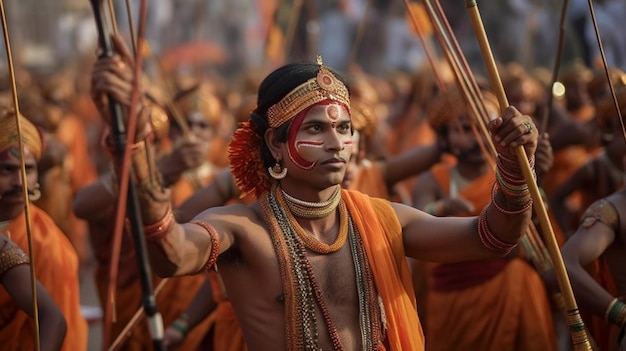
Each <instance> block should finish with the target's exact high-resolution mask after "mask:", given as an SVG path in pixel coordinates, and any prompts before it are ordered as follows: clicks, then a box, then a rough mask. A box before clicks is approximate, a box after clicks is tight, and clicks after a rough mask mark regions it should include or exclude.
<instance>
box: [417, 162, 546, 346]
mask: <svg viewBox="0 0 626 351" xmlns="http://www.w3.org/2000/svg"><path fill="white" fill-rule="evenodd" d="M431 172H432V174H433V176H434V177H435V179H436V180H437V182H438V184H439V186H440V187H441V189H442V190H443V191H444V192H446V193H447V192H449V185H450V168H449V166H447V165H437V166H435V167H433V168H432V169H431ZM494 181H495V177H494V173H493V172H488V173H487V174H485V175H484V176H482V177H480V178H478V179H476V180H474V181H473V182H471V183H470V184H468V185H467V186H466V187H465V188H464V189H460V191H459V195H460V196H462V197H463V198H465V199H467V200H468V201H471V202H472V204H474V207H475V208H476V210H475V211H476V213H468V214H467V215H468V216H472V215H477V214H478V212H479V211H481V210H482V209H483V208H484V207H485V206H486V205H487V204H488V203H489V201H490V197H491V192H490V190H491V186H492V185H493V182H494ZM429 280H430V281H431V283H432V284H431V286H430V291H429V295H428V299H427V300H428V306H427V310H428V312H427V313H428V321H427V328H426V330H427V340H429V342H428V343H426V349H427V350H429V351H439V350H446V351H447V350H481V351H490V350H493V351H496V350H498V351H499V350H528V351H535V350H545V351H549V350H556V339H555V335H554V326H553V322H552V312H551V309H550V304H549V300H548V296H547V293H546V290H545V287H544V285H543V282H542V281H541V278H540V277H539V275H538V274H537V273H536V272H535V270H534V269H533V268H532V267H531V266H530V265H529V264H527V263H526V261H525V260H523V259H521V258H513V259H496V260H485V261H476V262H463V263H454V264H441V265H435V266H433V267H432V270H431V276H430V277H429Z"/></svg>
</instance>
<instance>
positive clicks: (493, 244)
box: [478, 206, 517, 256]
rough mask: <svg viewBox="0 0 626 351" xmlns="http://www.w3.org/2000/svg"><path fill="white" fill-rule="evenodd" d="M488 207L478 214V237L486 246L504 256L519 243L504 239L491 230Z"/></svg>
mask: <svg viewBox="0 0 626 351" xmlns="http://www.w3.org/2000/svg"><path fill="white" fill-rule="evenodd" d="M487 207H488V206H487ZM487 207H485V208H484V209H483V211H482V212H481V213H480V216H478V238H479V239H480V242H481V243H482V244H483V246H484V247H485V248H487V249H489V250H491V251H494V252H497V253H499V254H502V255H503V256H504V255H506V254H508V253H509V252H511V250H513V249H514V248H515V247H516V246H517V243H507V242H505V241H502V240H500V239H498V237H496V236H495V235H494V234H493V233H492V232H491V230H490V229H489V225H488V224H487Z"/></svg>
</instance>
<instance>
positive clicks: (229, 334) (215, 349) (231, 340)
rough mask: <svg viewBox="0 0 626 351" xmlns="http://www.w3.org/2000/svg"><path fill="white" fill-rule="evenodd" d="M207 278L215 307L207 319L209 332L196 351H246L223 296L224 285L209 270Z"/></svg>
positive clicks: (234, 318)
mask: <svg viewBox="0 0 626 351" xmlns="http://www.w3.org/2000/svg"><path fill="white" fill-rule="evenodd" d="M208 278H209V279H210V281H211V290H212V292H211V295H212V296H213V301H215V303H216V304H217V306H216V307H215V310H214V311H213V312H211V315H210V316H209V319H208V324H209V326H208V328H209V330H210V332H209V333H208V334H207V336H206V338H205V340H204V341H203V347H201V348H200V349H198V350H210V351H246V350H247V349H248V348H247V347H246V342H245V340H244V338H243V332H242V331H241V327H240V326H239V321H238V320H237V316H236V315H235V310H234V309H233V305H232V304H231V303H230V301H229V300H228V298H227V297H226V295H225V290H224V285H223V284H222V280H221V279H220V277H219V274H218V273H217V272H216V271H214V270H209V271H208Z"/></svg>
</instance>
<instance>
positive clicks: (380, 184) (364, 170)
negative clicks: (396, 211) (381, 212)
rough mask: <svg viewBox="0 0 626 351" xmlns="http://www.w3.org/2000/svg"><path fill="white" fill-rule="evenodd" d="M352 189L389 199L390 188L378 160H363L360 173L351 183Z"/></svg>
mask: <svg viewBox="0 0 626 351" xmlns="http://www.w3.org/2000/svg"><path fill="white" fill-rule="evenodd" d="M350 190H356V191H360V192H362V193H364V194H367V195H369V196H371V197H379V198H382V199H389V190H387V185H386V184H385V181H384V179H383V173H382V170H381V168H380V164H379V163H378V162H371V161H369V160H363V165H362V166H361V167H359V172H358V174H357V175H356V177H355V178H354V181H353V182H352V184H350Z"/></svg>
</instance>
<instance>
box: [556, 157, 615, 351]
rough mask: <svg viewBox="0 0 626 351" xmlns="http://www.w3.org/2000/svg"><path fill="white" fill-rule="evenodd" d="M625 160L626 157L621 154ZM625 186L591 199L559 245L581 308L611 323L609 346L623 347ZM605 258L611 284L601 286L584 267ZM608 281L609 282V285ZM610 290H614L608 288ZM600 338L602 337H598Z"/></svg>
mask: <svg viewBox="0 0 626 351" xmlns="http://www.w3.org/2000/svg"><path fill="white" fill-rule="evenodd" d="M624 161H626V157H625V158H624ZM624 218H626V189H621V190H618V191H617V192H615V193H613V194H611V195H609V196H607V197H605V198H602V199H600V200H598V201H596V202H594V203H593V204H592V205H591V206H589V208H587V210H586V211H585V213H584V214H583V215H582V217H581V220H580V226H579V227H578V230H577V231H576V232H575V233H574V234H573V235H572V236H571V237H570V238H569V239H568V240H567V242H566V243H565V245H564V246H563V248H562V254H563V261H564V262H565V265H566V266H567V271H568V273H569V277H570V280H571V282H572V288H573V290H574V294H575V295H576V300H577V301H578V303H579V304H580V307H581V310H583V311H588V312H590V313H592V314H594V315H595V316H597V317H599V318H602V319H604V321H605V322H606V323H608V324H610V325H612V328H611V331H610V333H609V334H610V335H609V347H610V350H619V351H625V350H626V338H624V329H625V327H626V304H624V297H625V296H626V266H625V265H624V255H626V220H624ZM596 260H604V262H605V263H606V266H607V267H608V268H609V272H610V277H611V278H612V284H614V286H612V287H610V286H608V285H607V286H603V285H601V284H599V283H598V281H597V280H595V279H594V278H593V277H592V276H591V275H590V274H589V272H588V271H587V270H586V269H585V267H588V266H589V265H590V264H591V263H593V262H594V261H596ZM612 284H609V285H612ZM609 290H613V291H609ZM598 341H599V342H600V341H603V340H598Z"/></svg>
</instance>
